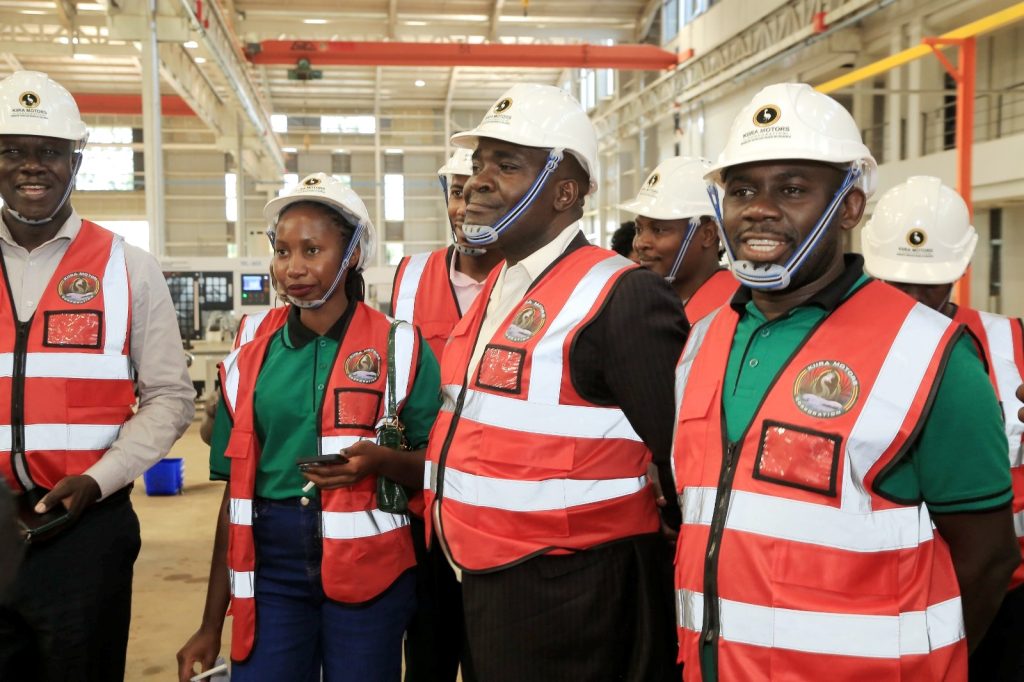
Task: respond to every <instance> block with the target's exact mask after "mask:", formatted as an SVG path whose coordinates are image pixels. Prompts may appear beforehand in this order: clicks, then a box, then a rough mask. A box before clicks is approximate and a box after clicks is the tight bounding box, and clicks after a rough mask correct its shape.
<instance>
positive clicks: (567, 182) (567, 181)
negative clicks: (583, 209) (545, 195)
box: [554, 178, 583, 213]
mask: <svg viewBox="0 0 1024 682" xmlns="http://www.w3.org/2000/svg"><path fill="white" fill-rule="evenodd" d="M582 202H583V194H582V193H581V192H580V183H579V180H576V179H573V178H564V179H562V180H559V181H558V183H557V184H556V185H555V200H554V209H555V210H556V211H558V212H559V213H561V212H562V211H567V210H569V209H571V208H574V207H576V206H577V205H579V204H581V203H582Z"/></svg>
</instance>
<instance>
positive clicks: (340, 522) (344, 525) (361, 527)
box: [320, 509, 409, 540]
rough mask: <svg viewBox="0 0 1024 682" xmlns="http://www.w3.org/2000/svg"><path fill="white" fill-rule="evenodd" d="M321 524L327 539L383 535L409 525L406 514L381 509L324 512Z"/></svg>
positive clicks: (354, 538) (352, 538) (350, 538)
mask: <svg viewBox="0 0 1024 682" xmlns="http://www.w3.org/2000/svg"><path fill="white" fill-rule="evenodd" d="M320 524H321V529H322V530H323V537H324V538H325V539H327V540H356V539H358V538H369V537H373V536H375V535H383V534H385V533H390V532H391V531H393V530H398V529H399V528H404V527H405V526H408V525H409V517H408V516H407V515H406V514H390V513H388V512H383V511H381V510H379V509H368V510H366V511H358V512H328V511H325V512H322V513H321V514H320Z"/></svg>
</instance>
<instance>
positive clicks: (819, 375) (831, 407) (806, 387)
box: [793, 360, 860, 419]
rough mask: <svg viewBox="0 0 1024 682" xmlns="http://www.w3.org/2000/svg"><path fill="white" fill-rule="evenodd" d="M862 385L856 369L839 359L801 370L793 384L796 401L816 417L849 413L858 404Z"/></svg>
mask: <svg viewBox="0 0 1024 682" xmlns="http://www.w3.org/2000/svg"><path fill="white" fill-rule="evenodd" d="M859 394H860V382H859V381H857V375H855V374H854V373H853V370H852V369H850V368H849V367H847V366H846V365H844V364H843V363H841V362H838V361H836V360H819V361H818V362H814V363H811V364H810V365H807V366H806V367H804V368H803V370H801V371H800V374H798V375H797V377H796V381H794V382H793V401H794V402H796V406H797V407H799V408H800V410H801V411H802V412H805V413H807V414H809V415H811V416H812V417H818V418H821V419H830V418H832V417H838V416H840V415H843V414H846V413H847V412H849V411H850V408H851V407H853V405H854V403H856V402H857V396H858V395H859Z"/></svg>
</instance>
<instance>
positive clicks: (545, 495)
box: [424, 462, 647, 512]
mask: <svg viewBox="0 0 1024 682" xmlns="http://www.w3.org/2000/svg"><path fill="white" fill-rule="evenodd" d="M433 471H434V468H433V467H432V466H430V463H429V462H428V463H427V465H426V467H425V468H424V483H425V485H426V486H427V487H429V488H430V489H431V490H433V491H435V492H436V491H437V481H436V478H435V477H434V476H433V475H432V474H433ZM444 485H445V498H446V499H451V500H455V501H456V502H462V503H463V504H471V505H473V506H475V507H492V508H495V509H504V510H506V511H514V512H535V511H551V510H555V509H567V508H569V507H578V506H581V505H584V504H593V503H595V502H605V501H607V500H614V499H615V498H617V497H625V496H626V495H633V494H636V493H638V492H640V491H641V490H643V489H644V488H645V487H647V477H646V476H637V477H635V478H613V479H599V480H590V481H587V480H579V479H572V478H552V479H548V480H546V481H511V480H508V479H506V478H491V477H489V476H477V475H474V474H467V473H464V472H462V471H456V470H455V469H451V468H448V469H446V470H445V479H444Z"/></svg>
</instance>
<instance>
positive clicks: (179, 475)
mask: <svg viewBox="0 0 1024 682" xmlns="http://www.w3.org/2000/svg"><path fill="white" fill-rule="evenodd" d="M142 481H143V483H145V484H146V494H147V495H177V494H178V493H180V492H181V488H182V486H183V485H184V484H185V460H183V459H182V458H181V457H165V458H164V459H162V460H160V461H159V462H157V463H156V464H154V465H153V466H152V467H150V469H149V471H147V472H146V473H144V474H143V475H142Z"/></svg>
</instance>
